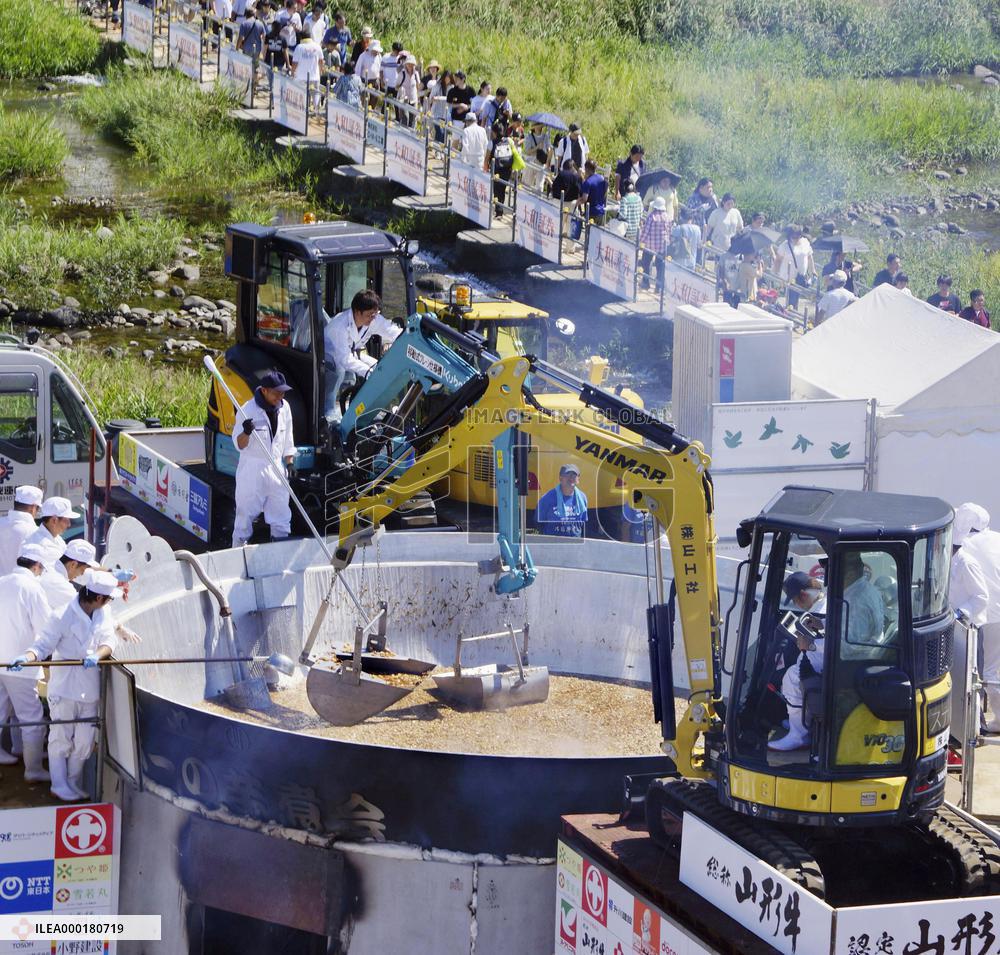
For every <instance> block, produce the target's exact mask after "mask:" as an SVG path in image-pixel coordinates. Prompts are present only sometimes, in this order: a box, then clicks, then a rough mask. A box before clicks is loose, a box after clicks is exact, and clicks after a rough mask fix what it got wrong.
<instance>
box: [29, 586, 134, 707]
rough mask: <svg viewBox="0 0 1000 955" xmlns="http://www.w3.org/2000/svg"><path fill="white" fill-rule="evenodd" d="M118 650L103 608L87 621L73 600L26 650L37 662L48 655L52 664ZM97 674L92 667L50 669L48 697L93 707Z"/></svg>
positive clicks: (77, 603)
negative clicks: (104, 651) (103, 649)
mask: <svg viewBox="0 0 1000 955" xmlns="http://www.w3.org/2000/svg"><path fill="white" fill-rule="evenodd" d="M117 646H118V638H117V637H116V636H115V625H114V622H113V621H112V619H111V613H110V611H109V610H108V608H107V607H102V608H101V609H100V610H95V611H94V615H93V616H92V617H88V616H87V615H86V614H85V613H84V612H83V609H82V608H81V607H80V601H79V600H74V601H72V602H71V603H70V605H69V606H68V607H67V608H66V609H65V610H64V611H63V613H62V615H61V616H55V615H53V616H52V617H51V618H50V619H49V622H48V624H47V625H46V626H45V628H44V629H43V630H42V632H41V633H40V634H39V635H38V637H37V638H36V639H35V642H34V643H33V644H32V645H31V647H30V648H29V649H30V650H31V652H32V653H34V654H35V656H36V657H38V659H39V660H44V659H45V658H46V657H47V656H49V654H51V655H52V659H53V660H82V659H83V658H84V657H86V656H89V655H90V654H91V653H96V652H97V651H98V649H99V648H100V647H107V648H108V649H109V650H111V651H112V652H114V650H115V647H117ZM100 687H101V681H100V674H99V673H98V670H97V668H96V667H92V668H90V669H85V668H84V667H82V666H81V667H52V669H51V670H50V676H49V697H50V698H52V697H58V698H59V699H64V700H73V701H74V702H77V703H96V702H97V700H98V696H99V694H100Z"/></svg>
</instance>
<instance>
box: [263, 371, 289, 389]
mask: <svg viewBox="0 0 1000 955" xmlns="http://www.w3.org/2000/svg"><path fill="white" fill-rule="evenodd" d="M260 386H261V388H273V389H274V390H275V391H291V390H292V386H291V385H290V384H288V382H287V381H285V376H284V375H283V374H282V373H281V372H280V371H269V372H268V373H267V374H266V375H264V377H263V378H261V380H260Z"/></svg>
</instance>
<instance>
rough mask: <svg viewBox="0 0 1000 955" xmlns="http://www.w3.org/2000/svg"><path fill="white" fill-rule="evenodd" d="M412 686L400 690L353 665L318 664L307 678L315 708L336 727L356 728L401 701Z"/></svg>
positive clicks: (307, 693) (321, 661) (311, 702)
mask: <svg viewBox="0 0 1000 955" xmlns="http://www.w3.org/2000/svg"><path fill="white" fill-rule="evenodd" d="M412 690H413V688H412V687H399V686H393V685H392V684H390V683H386V682H385V681H384V680H380V679H378V678H377V677H373V676H369V675H368V674H367V673H363V672H361V671H360V670H354V669H353V667H352V664H351V663H345V664H343V665H338V664H336V663H329V662H326V661H323V660H320V661H319V662H317V663H315V664H314V665H313V666H312V667H311V668H310V670H309V676H308V677H306V695H307V696H308V698H309V703H310V704H311V705H312V708H313V709H314V710H315V711H316V712H317V713H318V714H319V715H320V716H322V717H323V719H325V720H327V722H330V723H333V725H334V726H354V725H355V724H356V723H361V722H363V721H364V720H366V719H368V717H370V716H375V715H376V714H378V713H381V712H382V711H383V710H384V709H387V708H388V707H390V706H392V704H393V703H396V702H398V701H399V700H401V699H402V698H403V697H404V696H406V695H407V694H408V693H410V692H412Z"/></svg>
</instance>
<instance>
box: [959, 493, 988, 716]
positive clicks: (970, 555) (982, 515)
mask: <svg viewBox="0 0 1000 955" xmlns="http://www.w3.org/2000/svg"><path fill="white" fill-rule="evenodd" d="M970 511H971V512H972V513H971V518H970V516H969V514H968V512H970ZM960 521H961V522H962V523H963V524H965V526H968V527H969V532H968V536H967V537H966V538H965V541H964V543H963V544H962V549H961V550H960V551H959V556H960V557H961V563H962V564H964V565H965V566H964V570H965V571H966V577H965V579H963V577H962V576H961V574H962V570H961V569H960V571H959V574H960V577H959V592H958V594H957V596H958V598H959V599H962V592H961V588H962V587H963V586H967V587H968V588H969V589H970V590H974V589H978V594H976V597H975V600H974V601H973V602H972V606H971V608H970V607H965V608H961V609H971V610H972V612H973V623H976V624H978V626H979V647H980V651H979V652H980V655H981V657H982V661H983V663H982V671H983V680H984V681H985V682H986V683H987V684H991V683H992V684H1000V534H998V533H997V532H996V531H991V530H989V514H987V512H986V511H985V510H984V509H983V508H981V507H977V506H976V505H967V504H962V505H960V506H959V507H958V508H956V513H955V524H956V526H958V525H959V524H960ZM958 529H959V530H961V529H962V528H961V527H959V528H958ZM952 540H953V542H954V537H953V538H952ZM973 568H975V569H976V570H977V571H978V573H973V572H972V569H973ZM984 587H985V590H984V589H983V588H984ZM950 596H951V601H952V606H953V607H961V605H960V604H957V603H956V602H955V598H956V595H954V594H952V595H950ZM984 597H985V600H984V599H983V598H984ZM966 602H968V601H966ZM986 699H987V701H988V703H989V713H988V714H987V717H986V729H987V731H988V732H990V733H1000V685H994V686H987V687H986Z"/></svg>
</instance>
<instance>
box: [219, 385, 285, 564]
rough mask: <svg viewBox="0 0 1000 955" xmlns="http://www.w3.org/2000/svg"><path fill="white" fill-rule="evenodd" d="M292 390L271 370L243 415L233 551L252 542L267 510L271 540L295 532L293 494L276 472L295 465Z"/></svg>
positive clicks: (237, 438) (236, 433) (237, 440)
mask: <svg viewBox="0 0 1000 955" xmlns="http://www.w3.org/2000/svg"><path fill="white" fill-rule="evenodd" d="M291 390H292V389H291V386H290V385H289V384H288V383H287V382H286V381H285V376H284V375H283V374H282V373H281V372H280V371H269V372H268V373H267V374H266V375H264V377H263V378H262V379H261V381H260V385H259V387H258V388H257V390H256V391H255V392H254V396H253V397H252V398H251V399H250V400H249V401H248V402H247V403H246V404H244V405H243V407H242V408H240V413H239V414H238V415H237V423H236V427H235V428H234V429H233V444H235V445H236V449H237V450H238V451H239V452H240V461H239V464H237V466H236V520H235V522H234V523H233V547H242V546H243V545H244V544H245V543H246V542H247V541H248V540H249V539H250V537H251V536H252V534H253V522H254V520H255V519H256V518H257V515H258V514H260V513H261V512H262V511H263V513H264V520H265V521H266V522H267V526H268V527H269V528H270V529H271V540H283V539H284V538H286V537H287V536H288V535H289V533H290V532H291V525H292V510H291V508H290V507H289V506H288V491H287V489H286V488H285V485H284V484H282V482H281V479H280V478H279V477H278V475H277V474H275V472H274V469H275V468H282V469H283V468H285V467H286V466H288V465H290V464H291V463H292V461H294V460H295V440H294V438H293V437H292V412H291V409H290V408H289V407H288V402H287V401H285V392H288V391H291ZM255 432H256V434H255ZM258 439H260V440H258Z"/></svg>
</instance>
